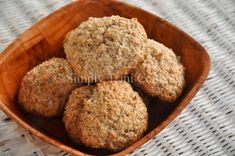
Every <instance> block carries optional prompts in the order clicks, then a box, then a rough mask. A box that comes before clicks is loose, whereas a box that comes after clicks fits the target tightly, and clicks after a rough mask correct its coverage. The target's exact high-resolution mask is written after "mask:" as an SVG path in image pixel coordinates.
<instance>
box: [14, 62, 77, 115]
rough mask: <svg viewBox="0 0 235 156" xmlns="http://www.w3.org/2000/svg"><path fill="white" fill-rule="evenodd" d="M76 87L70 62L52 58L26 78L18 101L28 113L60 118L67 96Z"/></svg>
mask: <svg viewBox="0 0 235 156" xmlns="http://www.w3.org/2000/svg"><path fill="white" fill-rule="evenodd" d="M75 87H76V84H75V83H74V82H73V70H72V68H71V66H70V65H69V64H68V62H67V61H66V60H65V59H63V58H52V59H50V60H48V61H45V62H43V63H41V64H39V65H38V66H36V67H34V68H33V69H32V70H30V71H29V72H28V73H27V74H26V75H25V76H24V78H23V80H22V82H21V85H20V90H19V96H18V101H19V104H20V106H22V108H23V109H24V110H25V111H26V112H28V113H32V114H36V115H40V116H44V117H54V116H59V115H61V114H62V112H63V109H64V105H65V102H66V99H67V96H68V95H69V94H70V92H71V91H72V90H73V89H74V88H75Z"/></svg>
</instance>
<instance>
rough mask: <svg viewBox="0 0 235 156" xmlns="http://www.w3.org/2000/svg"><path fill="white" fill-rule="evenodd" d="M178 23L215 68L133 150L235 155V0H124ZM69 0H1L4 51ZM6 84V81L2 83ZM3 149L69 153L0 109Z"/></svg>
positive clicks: (0, 42)
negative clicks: (177, 110) (180, 106)
mask: <svg viewBox="0 0 235 156" xmlns="http://www.w3.org/2000/svg"><path fill="white" fill-rule="evenodd" d="M125 1H127V2H129V3H132V4H134V5H137V6H139V7H141V8H144V9H146V10H148V11H151V12H153V13H154V14H157V15H160V16H162V17H163V18H165V19H167V20H169V21H171V22H172V23H174V24H176V25H177V26H178V27H180V28H182V29H183V30H184V31H186V32H187V33H189V34H190V35H191V36H193V37H194V38H195V39H196V40H198V41H199V42H200V43H201V44H202V45H203V46H204V47H205V48H206V49H207V50H208V52H209V54H210V57H211V60H212V69H211V71H210V74H209V77H208V79H207V81H206V82H205V84H204V85H203V87H202V88H201V89H200V91H199V92H198V94H197V95H196V96H195V97H194V99H193V100H192V102H191V103H190V104H189V106H188V107H187V108H186V109H185V110H184V111H183V112H182V113H181V114H180V116H178V117H177V118H176V119H175V120H174V121H173V122H172V123H171V124H170V125H169V126H167V127H166V128H165V129H164V130H163V131H162V132H161V133H159V134H158V135H157V136H155V137H154V138H153V139H151V140H150V141H148V142H147V143H146V144H144V145H143V146H141V147H140V148H139V149H137V150H135V151H134V152H133V153H132V154H131V155H153V156H155V155H163V156H174V155H183V156H189V155H190V156H193V155H195V156H197V155H203V156H204V155H206V156H209V155H213V156H214V155H218V156H235V0H148V1H147V0H125ZM69 2H70V0H28V1H26V0H7V1H5V0H0V51H2V50H3V49H4V48H5V47H6V46H7V45H8V44H9V43H10V42H11V41H12V40H13V39H15V38H16V37H17V35H19V34H20V33H21V32H23V31H24V30H26V29H27V28H28V27H30V26H31V25H32V24H33V23H34V22H35V21H37V20H39V19H41V18H42V17H43V16H46V15H48V14H49V13H51V12H52V11H53V10H55V9H57V8H59V7H61V6H63V5H65V4H67V3H69ZM0 85H1V84H0ZM0 155H1V156H2V155H4V156H8V155H9V156H11V155H13V156H16V155H17V156H18V155H19V156H25V155H30V156H31V155H39V156H43V155H60V156H62V155H69V154H68V153H66V152H64V151H62V150H60V149H58V148H56V147H53V146H51V145H49V144H47V143H45V142H44V141H41V140H40V139H38V138H37V137H35V136H32V135H31V134H29V133H28V132H27V131H25V130H24V129H22V128H21V127H20V126H18V125H17V124H16V123H15V122H13V121H11V120H10V119H9V118H8V117H7V116H6V115H5V114H4V113H3V112H1V111H0Z"/></svg>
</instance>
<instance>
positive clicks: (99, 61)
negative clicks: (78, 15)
mask: <svg viewBox="0 0 235 156" xmlns="http://www.w3.org/2000/svg"><path fill="white" fill-rule="evenodd" d="M146 41H147V35H146V33H145V30H144V28H143V26H142V25H141V24H140V23H139V22H138V21H137V20H136V19H126V18H123V17H119V16H111V17H103V18H92V17H91V18H89V19H88V20H87V21H85V22H83V23H81V24H80V25H79V26H78V27H77V28H76V29H74V30H72V31H71V32H69V33H68V34H67V35H66V38H65V40H64V50H65V53H66V57H67V59H68V61H69V63H70V64H71V65H72V67H73V69H74V71H75V72H76V73H77V75H78V76H79V77H80V78H81V79H83V81H85V82H88V81H89V82H90V81H93V82H97V81H102V80H111V79H118V78H120V76H122V75H127V74H129V73H130V71H131V70H133V69H135V68H136V66H137V65H139V64H140V63H142V62H143V60H144V58H145V56H146V51H145V47H144V45H145V44H143V43H145V42H146Z"/></svg>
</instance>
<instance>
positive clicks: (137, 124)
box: [64, 81, 148, 151]
mask: <svg viewBox="0 0 235 156" xmlns="http://www.w3.org/2000/svg"><path fill="white" fill-rule="evenodd" d="M84 93H85V96H84ZM81 97H82V98H84V97H85V98H84V99H83V101H82V102H81ZM69 115H70V117H68V116H69ZM64 122H65V126H66V125H67V126H66V127H67V128H66V129H67V131H68V133H69V136H70V137H71V138H72V140H74V141H75V142H81V143H82V144H84V145H86V146H88V147H92V148H102V149H109V150H113V151H118V150H121V149H123V148H125V147H127V146H129V145H131V144H133V143H134V142H136V140H138V139H139V138H140V137H141V136H142V135H143V133H144V132H145V131H146V129H147V126H148V113H147V108H146V106H145V104H144V103H143V101H142V99H141V98H140V96H139V95H138V93H137V92H135V91H133V89H132V88H131V86H130V84H129V83H127V82H125V81H107V82H101V83H99V84H97V86H95V87H94V88H84V87H81V88H79V89H77V90H75V91H74V92H72V95H71V96H70V98H69V101H68V103H67V105H66V111H65V114H64ZM70 123H75V124H73V125H72V126H70V127H68V125H69V124H70Z"/></svg>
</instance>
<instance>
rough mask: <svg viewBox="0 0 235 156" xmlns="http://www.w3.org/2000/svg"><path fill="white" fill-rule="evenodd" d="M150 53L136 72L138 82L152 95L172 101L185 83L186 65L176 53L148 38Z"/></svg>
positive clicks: (135, 77) (135, 76)
mask: <svg viewBox="0 0 235 156" xmlns="http://www.w3.org/2000/svg"><path fill="white" fill-rule="evenodd" d="M147 51H148V55H147V58H146V60H145V61H144V63H143V64H142V65H141V66H139V67H138V68H137V69H136V71H135V72H134V74H133V75H134V79H135V81H136V82H137V84H138V85H139V86H140V87H141V88H142V89H143V90H144V91H146V92H147V93H149V94H150V95H151V96H157V97H159V99H161V100H163V101H168V102H172V101H175V100H176V99H177V97H178V96H179V95H180V94H181V92H182V90H183V87H184V85H185V79H184V67H183V65H182V63H181V62H180V60H179V58H178V57H177V56H176V55H175V53H174V52H173V51H172V50H171V49H169V48H167V47H166V46H164V45H163V44H161V43H159V42H156V41H154V40H151V39H148V42H147Z"/></svg>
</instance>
